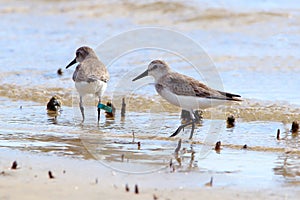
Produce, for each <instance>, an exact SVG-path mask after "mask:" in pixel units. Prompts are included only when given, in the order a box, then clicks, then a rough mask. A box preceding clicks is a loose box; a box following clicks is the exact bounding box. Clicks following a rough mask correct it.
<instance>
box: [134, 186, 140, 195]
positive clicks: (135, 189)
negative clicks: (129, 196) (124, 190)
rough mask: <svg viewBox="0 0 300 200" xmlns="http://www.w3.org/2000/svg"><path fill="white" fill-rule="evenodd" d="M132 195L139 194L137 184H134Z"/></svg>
mask: <svg viewBox="0 0 300 200" xmlns="http://www.w3.org/2000/svg"><path fill="white" fill-rule="evenodd" d="M134 193H135V194H138V193H139V187H138V185H137V184H135V186H134Z"/></svg>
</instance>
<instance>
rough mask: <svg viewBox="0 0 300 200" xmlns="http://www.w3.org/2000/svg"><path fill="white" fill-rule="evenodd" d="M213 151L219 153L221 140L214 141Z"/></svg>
mask: <svg viewBox="0 0 300 200" xmlns="http://www.w3.org/2000/svg"><path fill="white" fill-rule="evenodd" d="M215 151H216V152H217V153H220V151H221V141H218V142H217V143H216V146H215Z"/></svg>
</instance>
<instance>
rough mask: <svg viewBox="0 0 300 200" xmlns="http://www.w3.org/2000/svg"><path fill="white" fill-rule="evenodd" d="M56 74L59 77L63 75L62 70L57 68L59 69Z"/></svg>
mask: <svg viewBox="0 0 300 200" xmlns="http://www.w3.org/2000/svg"><path fill="white" fill-rule="evenodd" d="M57 74H58V75H60V76H61V75H63V70H62V69H61V68H59V69H58V70H57Z"/></svg>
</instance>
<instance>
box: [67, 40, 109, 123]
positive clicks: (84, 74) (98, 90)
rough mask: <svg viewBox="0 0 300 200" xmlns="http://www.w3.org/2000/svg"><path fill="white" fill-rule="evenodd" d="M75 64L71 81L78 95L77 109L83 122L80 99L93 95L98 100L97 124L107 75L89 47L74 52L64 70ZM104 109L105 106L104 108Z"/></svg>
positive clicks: (82, 109) (107, 78)
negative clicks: (74, 55) (72, 58)
mask: <svg viewBox="0 0 300 200" xmlns="http://www.w3.org/2000/svg"><path fill="white" fill-rule="evenodd" d="M75 63H79V64H78V65H77V67H76V70H75V71H74V74H73V81H74V82H75V87H76V89H77V91H78V93H79V96H80V101H79V107H80V111H81V115H82V122H84V119H85V117H84V107H83V101H82V98H83V97H84V96H85V95H87V94H93V95H95V96H97V97H98V98H99V101H98V106H97V108H98V109H97V111H98V123H99V120H100V108H103V106H104V105H103V104H101V97H102V95H103V93H104V91H105V89H106V87H107V81H108V80H109V73H108V71H107V69H106V67H105V66H104V64H103V63H102V62H101V61H100V60H99V59H98V57H97V55H96V53H95V52H94V50H93V49H92V48H90V47H87V46H83V47H80V48H79V49H77V50H76V57H75V59H74V60H73V61H72V62H70V64H68V65H67V66H66V69H67V68H69V67H70V66H72V65H74V64H75ZM104 107H105V106H104Z"/></svg>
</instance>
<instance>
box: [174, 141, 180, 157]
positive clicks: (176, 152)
mask: <svg viewBox="0 0 300 200" xmlns="http://www.w3.org/2000/svg"><path fill="white" fill-rule="evenodd" d="M180 149H181V139H179V141H178V144H177V147H176V149H175V154H178V153H179V151H180Z"/></svg>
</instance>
